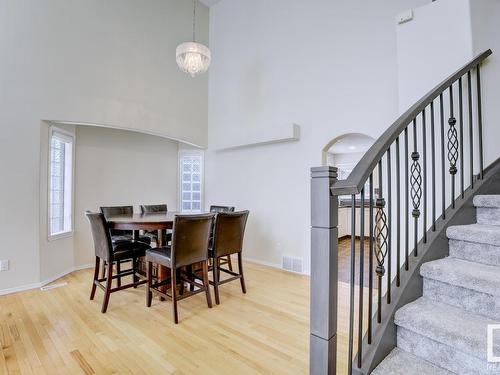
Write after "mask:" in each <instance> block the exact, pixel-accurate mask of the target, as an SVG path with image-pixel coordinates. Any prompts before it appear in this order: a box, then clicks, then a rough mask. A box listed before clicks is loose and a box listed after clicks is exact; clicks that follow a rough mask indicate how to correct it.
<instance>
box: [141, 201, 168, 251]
mask: <svg viewBox="0 0 500 375" xmlns="http://www.w3.org/2000/svg"><path fill="white" fill-rule="evenodd" d="M167 212H168V206H167V205H166V204H150V205H147V204H142V205H141V213H142V214H166V213H167ZM144 235H145V236H148V237H149V238H150V239H151V240H153V241H155V242H156V247H160V246H162V245H163V244H160V243H159V242H158V240H159V238H158V231H151V230H147V231H144ZM163 238H164V239H165V241H166V243H167V244H168V243H170V241H171V240H172V232H171V231H170V230H164V231H163Z"/></svg>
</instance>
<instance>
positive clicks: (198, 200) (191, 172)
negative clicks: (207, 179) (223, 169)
mask: <svg viewBox="0 0 500 375" xmlns="http://www.w3.org/2000/svg"><path fill="white" fill-rule="evenodd" d="M179 162H180V163H179V164H180V168H179V169H180V190H181V191H180V198H181V211H182V212H200V211H201V208H202V195H203V194H202V182H203V153H202V152H181V153H180V156H179Z"/></svg>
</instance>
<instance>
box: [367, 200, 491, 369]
mask: <svg viewBox="0 0 500 375" xmlns="http://www.w3.org/2000/svg"><path fill="white" fill-rule="evenodd" d="M473 202H474V206H475V207H476V212H477V223H476V224H470V225H459V226H451V227H449V228H448V229H447V231H446V234H447V237H448V239H449V251H450V253H449V254H450V255H449V257H447V258H444V259H439V260H435V261H432V262H428V263H424V264H423V265H422V267H421V268H420V275H421V276H422V277H423V297H421V298H419V299H417V300H416V301H414V302H412V303H409V304H407V305H405V306H403V307H402V308H400V309H399V310H398V311H397V312H396V314H395V316H394V322H395V324H396V326H397V347H396V348H395V349H394V350H393V351H392V352H391V353H390V354H389V356H387V357H386V358H385V359H384V360H383V361H382V362H381V363H380V364H379V365H378V366H377V368H375V370H374V371H373V372H372V374H373V375H392V374H405V375H413V374H415V375H417V374H418V375H427V374H429V375H430V374H432V375H444V374H471V375H472V374H474V375H476V374H500V363H489V362H488V360H487V326H488V325H489V324H499V323H500V195H478V196H475V197H474V200H473ZM493 336H494V340H493V353H494V355H496V356H500V330H499V331H496V334H495V335H493Z"/></svg>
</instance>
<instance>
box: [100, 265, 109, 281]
mask: <svg viewBox="0 0 500 375" xmlns="http://www.w3.org/2000/svg"><path fill="white" fill-rule="evenodd" d="M107 265H108V264H107V262H106V261H103V262H102V272H101V279H104V278H105V277H106V266H107Z"/></svg>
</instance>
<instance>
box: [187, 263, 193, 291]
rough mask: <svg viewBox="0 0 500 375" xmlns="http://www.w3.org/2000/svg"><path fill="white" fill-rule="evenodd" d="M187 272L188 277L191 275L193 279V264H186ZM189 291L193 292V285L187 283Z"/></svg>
mask: <svg viewBox="0 0 500 375" xmlns="http://www.w3.org/2000/svg"><path fill="white" fill-rule="evenodd" d="M187 272H188V274H189V277H191V276H193V279H195V275H194V272H193V265H192V264H191V265H189V266H187ZM189 291H190V292H193V291H194V285H193V284H189Z"/></svg>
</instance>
